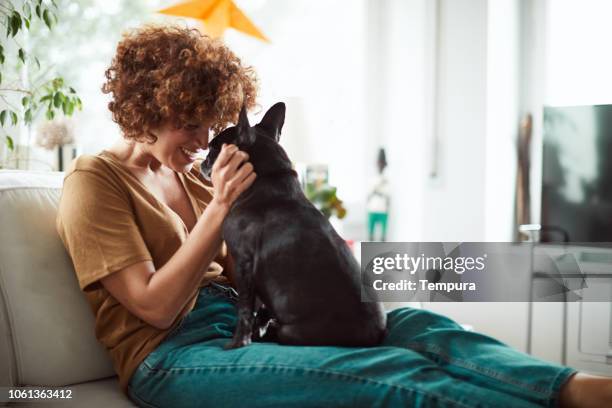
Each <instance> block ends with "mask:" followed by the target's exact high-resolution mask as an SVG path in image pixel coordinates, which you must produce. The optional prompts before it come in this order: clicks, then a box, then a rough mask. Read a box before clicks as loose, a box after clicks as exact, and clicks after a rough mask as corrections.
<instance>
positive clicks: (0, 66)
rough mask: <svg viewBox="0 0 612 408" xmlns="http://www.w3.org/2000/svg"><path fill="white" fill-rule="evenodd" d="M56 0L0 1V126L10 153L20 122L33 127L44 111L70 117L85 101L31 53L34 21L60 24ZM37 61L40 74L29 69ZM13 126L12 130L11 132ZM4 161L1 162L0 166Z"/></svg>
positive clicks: (52, 25) (53, 114)
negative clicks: (30, 43)
mask: <svg viewBox="0 0 612 408" xmlns="http://www.w3.org/2000/svg"><path fill="white" fill-rule="evenodd" d="M56 11H57V4H56V3H55V0H51V1H50V2H49V1H46V0H4V1H2V2H0V24H2V27H0V29H3V30H2V31H1V32H0V129H1V130H2V135H1V136H0V137H2V138H3V139H4V142H5V143H6V146H7V148H8V150H9V152H12V151H14V149H15V141H14V139H13V137H12V136H11V132H16V130H15V127H16V126H18V125H19V124H20V123H23V124H24V125H26V126H30V125H31V124H32V123H33V122H34V121H35V120H36V118H37V117H38V116H39V115H40V114H41V113H42V112H43V111H44V114H45V117H46V118H47V119H48V120H51V119H53V118H54V117H55V116H56V115H57V114H59V113H63V114H64V115H66V116H71V115H72V114H73V113H74V111H75V109H79V110H80V109H81V108H82V102H81V99H80V98H79V96H78V95H77V93H76V91H75V90H74V88H72V87H70V86H69V85H68V84H66V83H65V81H64V79H63V78H62V77H61V76H58V75H51V74H50V69H49V67H41V64H40V61H39V59H38V58H37V57H36V56H35V55H31V54H30V52H29V50H28V47H27V36H28V34H29V31H30V29H31V27H33V25H34V24H35V23H41V22H42V23H44V24H45V25H46V27H47V28H48V29H49V30H52V29H53V27H54V25H55V24H56V23H57V14H56ZM32 64H35V66H36V70H37V75H29V72H28V71H29V70H28V69H27V68H28V67H29V66H31V65H32ZM11 129H13V130H12V131H11ZM1 166H2V163H0V167H1Z"/></svg>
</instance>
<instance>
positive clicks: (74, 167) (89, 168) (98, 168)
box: [66, 153, 108, 177]
mask: <svg viewBox="0 0 612 408" xmlns="http://www.w3.org/2000/svg"><path fill="white" fill-rule="evenodd" d="M78 171H86V172H91V173H98V174H101V175H104V174H106V173H108V165H107V164H106V163H105V159H104V157H103V153H99V154H95V155H94V154H82V155H80V156H79V157H77V158H76V159H74V160H73V161H72V163H71V165H70V167H69V168H68V170H67V171H66V177H68V176H70V175H72V174H73V173H76V172H78Z"/></svg>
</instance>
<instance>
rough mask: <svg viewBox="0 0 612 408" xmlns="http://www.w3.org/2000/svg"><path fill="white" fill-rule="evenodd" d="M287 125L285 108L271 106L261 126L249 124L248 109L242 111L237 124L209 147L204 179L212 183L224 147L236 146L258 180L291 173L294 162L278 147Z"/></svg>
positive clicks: (281, 104)
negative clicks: (213, 170) (251, 166)
mask: <svg viewBox="0 0 612 408" xmlns="http://www.w3.org/2000/svg"><path fill="white" fill-rule="evenodd" d="M284 123H285V104H284V103H282V102H279V103H277V104H275V105H274V106H272V107H271V108H270V109H268V111H267V112H266V114H265V115H264V117H263V119H262V120H261V122H259V123H258V124H257V125H255V126H251V125H250V124H249V119H248V117H247V113H246V108H245V107H244V106H243V107H242V110H241V111H240V116H239V118H238V123H237V124H236V126H231V127H229V128H227V129H225V130H224V131H222V132H221V133H219V134H218V135H217V136H216V137H215V138H214V139H213V140H211V141H210V143H209V145H208V156H206V160H204V162H203V163H202V166H201V169H202V175H203V176H204V178H206V179H207V180H210V176H211V173H212V167H213V165H214V164H215V161H216V160H217V157H219V153H221V147H222V146H223V144H234V145H236V146H237V147H238V148H239V149H240V150H242V151H245V152H246V153H248V155H249V161H250V162H251V164H252V165H253V167H254V168H255V173H257V175H258V176H263V175H266V174H269V173H272V172H277V171H281V170H291V161H290V160H289V158H288V157H287V153H285V150H284V149H283V148H282V147H281V145H280V144H279V143H278V141H279V139H280V134H281V130H282V128H283V124H284Z"/></svg>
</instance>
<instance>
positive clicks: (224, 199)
mask: <svg viewBox="0 0 612 408" xmlns="http://www.w3.org/2000/svg"><path fill="white" fill-rule="evenodd" d="M248 159H249V155H248V154H247V153H245V152H243V151H241V150H239V149H238V147H236V146H235V145H232V144H230V145H228V144H224V145H223V146H222V147H221V153H219V157H217V160H216V161H215V164H213V167H212V173H211V181H212V184H213V187H214V191H215V192H214V197H213V201H215V202H216V203H217V204H219V205H221V206H222V207H224V208H226V209H227V210H229V208H230V207H231V205H232V203H233V202H234V201H235V200H236V199H237V198H238V196H239V195H240V194H242V192H243V191H245V190H246V189H247V188H249V187H250V186H251V184H253V182H254V181H255V177H256V174H255V172H254V171H253V170H254V169H253V165H252V164H251V163H249V162H248Z"/></svg>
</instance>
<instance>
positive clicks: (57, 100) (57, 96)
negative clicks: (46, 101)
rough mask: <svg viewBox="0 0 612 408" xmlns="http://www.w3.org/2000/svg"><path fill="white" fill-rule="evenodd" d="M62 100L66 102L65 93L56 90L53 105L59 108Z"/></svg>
mask: <svg viewBox="0 0 612 408" xmlns="http://www.w3.org/2000/svg"><path fill="white" fill-rule="evenodd" d="M62 102H64V95H63V94H62V93H61V92H56V93H55V95H53V106H55V107H56V108H59V107H60V106H61V105H62Z"/></svg>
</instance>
